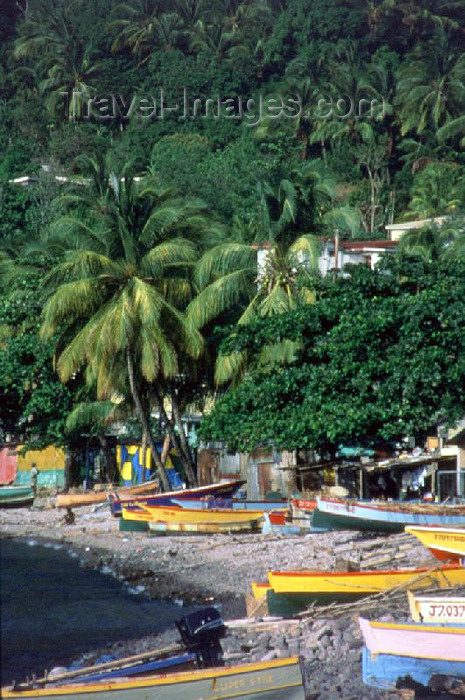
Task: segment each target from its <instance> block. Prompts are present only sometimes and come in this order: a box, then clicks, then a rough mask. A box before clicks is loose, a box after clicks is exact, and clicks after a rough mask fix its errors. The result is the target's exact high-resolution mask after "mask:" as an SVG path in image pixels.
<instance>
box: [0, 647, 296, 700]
mask: <svg viewBox="0 0 465 700" xmlns="http://www.w3.org/2000/svg"><path fill="white" fill-rule="evenodd" d="M1 697H2V698H5V699H6V698H9V699H10V700H15V699H17V700H19V698H24V700H26V699H27V698H30V699H31V700H33V699H34V700H35V699H37V700H155V699H156V700H179V699H180V698H183V700H199V698H202V700H227V699H228V698H238V697H240V698H241V700H260V699H261V698H263V700H264V699H265V698H269V699H270V700H271V699H273V700H305V692H304V687H303V682H302V674H301V670H300V662H299V659H298V658H296V657H293V658H289V659H276V660H274V661H265V662H259V663H252V664H241V665H238V666H231V667H220V668H210V669H198V670H193V671H184V672H181V673H170V674H167V675H157V676H145V677H143V678H137V679H132V680H131V679H128V678H121V679H114V680H111V681H108V680H104V681H96V682H92V683H69V684H66V685H59V686H52V687H45V688H43V687H40V688H33V689H30V690H16V689H15V688H14V687H13V688H2V692H1Z"/></svg>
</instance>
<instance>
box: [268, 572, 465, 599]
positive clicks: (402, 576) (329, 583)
mask: <svg viewBox="0 0 465 700" xmlns="http://www.w3.org/2000/svg"><path fill="white" fill-rule="evenodd" d="M268 581H269V583H270V586H271V588H272V589H273V590H274V591H275V593H287V594H289V593H294V594H308V596H309V597H310V598H311V596H320V595H323V594H332V595H336V596H343V597H344V598H347V595H354V596H357V595H372V594H373V593H379V592H381V591H385V590H388V589H390V588H394V587H396V586H401V585H406V586H407V585H409V586H411V588H414V589H418V588H425V587H429V586H432V585H437V586H438V587H439V588H450V587H453V586H455V585H465V569H464V568H463V567H461V566H444V567H440V568H438V569H427V568H422V569H398V570H395V569H393V570H389V571H350V572H346V571H344V572H339V571H338V572H331V573H328V572H321V571H316V572H315V571H269V572H268Z"/></svg>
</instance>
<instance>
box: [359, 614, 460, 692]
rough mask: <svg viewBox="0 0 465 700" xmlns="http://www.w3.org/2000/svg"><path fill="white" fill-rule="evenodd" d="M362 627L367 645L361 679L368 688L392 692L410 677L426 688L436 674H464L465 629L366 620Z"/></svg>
mask: <svg viewBox="0 0 465 700" xmlns="http://www.w3.org/2000/svg"><path fill="white" fill-rule="evenodd" d="M359 624H360V628H361V630H362V634H363V638H364V641H365V648H364V650H363V653H362V677H363V682H364V683H366V684H367V685H370V686H374V687H376V688H383V689H385V690H392V689H395V688H396V686H397V683H398V681H399V679H400V678H404V677H405V676H407V675H408V676H410V678H411V679H413V680H414V681H416V682H417V683H422V684H423V685H427V684H428V682H429V680H430V679H431V677H432V676H433V675H436V674H441V675H451V676H454V675H457V676H458V675H459V674H462V675H463V674H464V673H465V627H457V626H453V625H448V626H445V625H426V624H416V623H404V624H397V623H390V622H371V621H370V620H365V619H363V618H359Z"/></svg>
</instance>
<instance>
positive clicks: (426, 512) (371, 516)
mask: <svg viewBox="0 0 465 700" xmlns="http://www.w3.org/2000/svg"><path fill="white" fill-rule="evenodd" d="M316 503H317V507H316V509H315V510H314V511H313V515H312V525H313V526H314V527H321V528H326V529H328V530H368V531H371V530H375V531H380V532H403V531H404V528H405V527H406V526H407V525H412V526H416V525H441V526H451V527H453V526H461V525H463V526H465V505H443V504H439V503H408V502H401V501H396V502H389V501H354V500H351V499H344V498H323V497H317V499H316Z"/></svg>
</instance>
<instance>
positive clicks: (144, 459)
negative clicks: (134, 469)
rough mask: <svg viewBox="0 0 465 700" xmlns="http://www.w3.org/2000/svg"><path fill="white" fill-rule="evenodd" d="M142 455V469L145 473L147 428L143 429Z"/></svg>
mask: <svg viewBox="0 0 465 700" xmlns="http://www.w3.org/2000/svg"><path fill="white" fill-rule="evenodd" d="M140 449H141V456H140V461H141V464H142V470H143V473H144V475H145V462H146V457H147V433H146V432H145V430H143V431H142V444H141V447H140Z"/></svg>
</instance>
